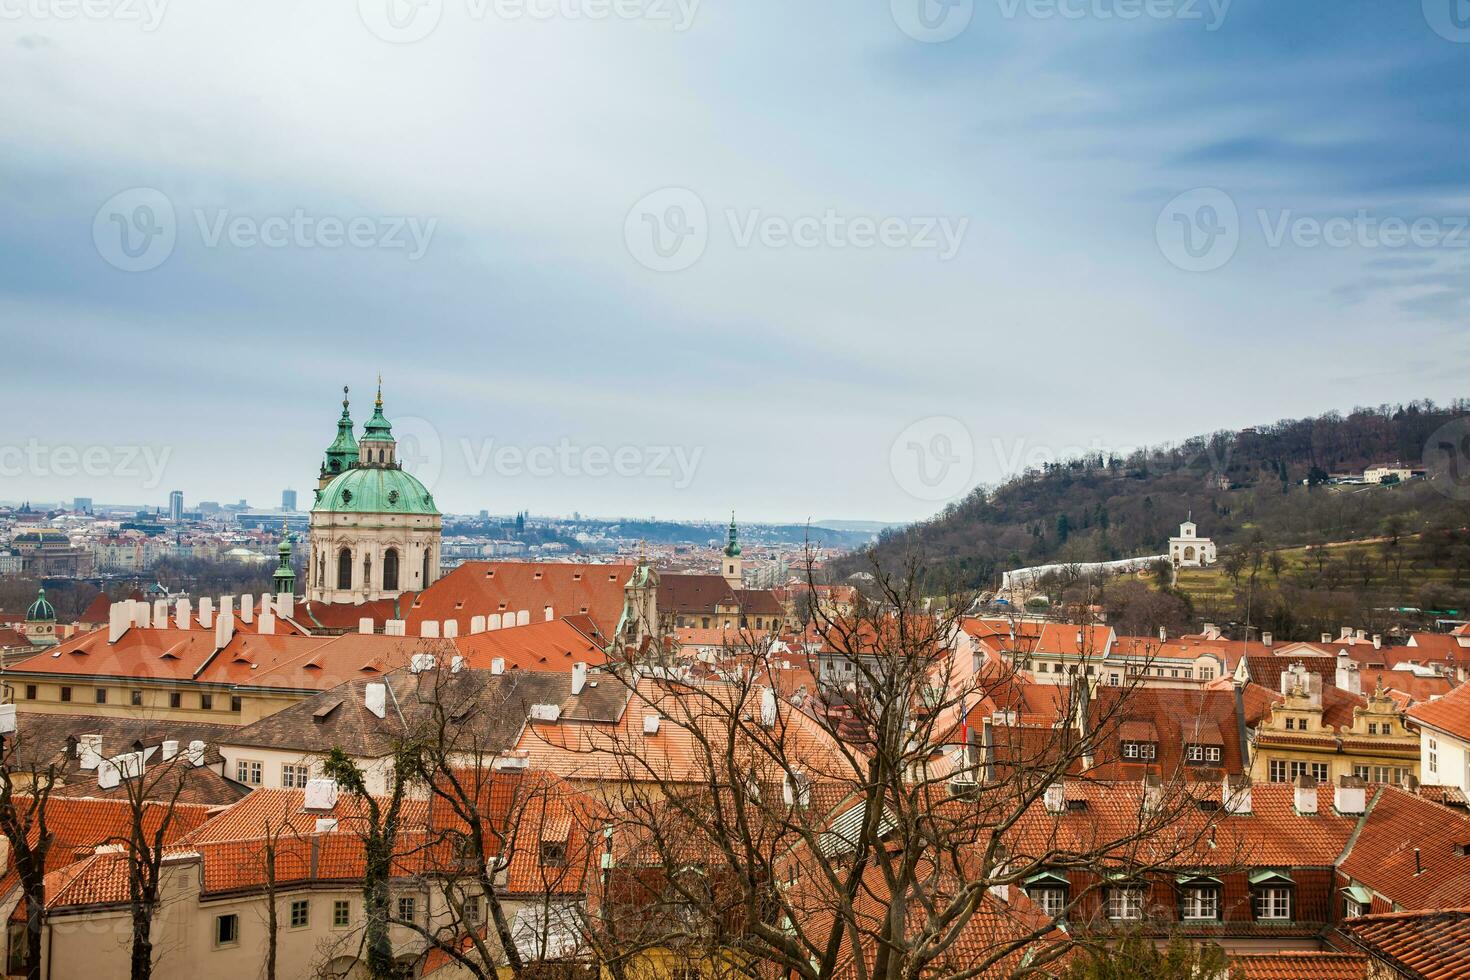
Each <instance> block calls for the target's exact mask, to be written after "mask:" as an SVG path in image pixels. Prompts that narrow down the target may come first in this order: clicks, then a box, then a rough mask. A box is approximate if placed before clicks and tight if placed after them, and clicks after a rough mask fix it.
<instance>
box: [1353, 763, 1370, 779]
mask: <svg viewBox="0 0 1470 980" xmlns="http://www.w3.org/2000/svg"><path fill="white" fill-rule="evenodd" d="M1353 775H1354V776H1357V777H1358V778H1359V779H1361V780H1363V781H1364V782H1367V781H1368V776H1369V775H1370V771H1369V769H1368V767H1367V766H1353Z"/></svg>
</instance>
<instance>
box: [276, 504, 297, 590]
mask: <svg viewBox="0 0 1470 980" xmlns="http://www.w3.org/2000/svg"><path fill="white" fill-rule="evenodd" d="M276 554H277V555H278V556H279V561H278V562H277V564H276V571H275V574H274V575H272V576H271V582H272V583H273V584H274V586H275V591H276V595H281V594H282V593H285V594H286V595H295V594H296V569H295V568H293V567H292V566H291V535H290V533H289V532H287V530H286V522H285V521H282V522H281V543H280V545H278V546H277V547H276Z"/></svg>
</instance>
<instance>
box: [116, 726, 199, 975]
mask: <svg viewBox="0 0 1470 980" xmlns="http://www.w3.org/2000/svg"><path fill="white" fill-rule="evenodd" d="M144 756H145V753H143V752H141V751H139V752H131V753H126V754H124V755H121V756H118V757H116V758H115V759H110V760H103V761H102V763H101V765H102V766H103V767H108V766H111V767H114V768H115V769H116V775H117V778H118V785H119V786H120V787H121V788H122V798H123V800H124V801H125V803H126V805H127V809H128V823H127V830H126V831H125V833H124V834H120V835H117V836H115V837H113V838H110V839H109V841H108V843H111V844H116V845H120V846H121V847H122V849H123V853H124V854H125V855H126V858H127V868H128V906H129V915H130V917H131V921H132V932H133V936H132V953H131V972H130V975H131V977H132V980H148V978H149V977H151V976H152V975H153V960H154V942H153V918H154V916H155V915H156V914H157V912H158V909H159V905H160V902H161V892H162V885H163V858H164V852H165V850H166V848H167V847H168V845H169V844H170V843H172V842H173V840H174V839H175V838H176V837H177V836H178V834H177V833H176V831H177V830H178V828H177V826H176V823H175V818H176V815H177V809H178V804H179V797H180V795H181V794H182V793H183V791H184V787H185V785H186V784H187V778H186V776H185V773H184V772H183V769H182V767H183V765H184V762H183V760H182V759H180V758H175V759H173V760H171V761H170V762H167V763H165V764H163V765H159V766H155V767H151V768H150V767H145V765H144Z"/></svg>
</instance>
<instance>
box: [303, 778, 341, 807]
mask: <svg viewBox="0 0 1470 980" xmlns="http://www.w3.org/2000/svg"><path fill="white" fill-rule="evenodd" d="M302 797H303V799H302V801H301V805H302V806H303V807H304V808H305V809H307V810H331V809H334V808H335V807H336V806H337V784H336V783H335V782H333V781H332V780H330V779H308V780H307V781H306V792H305V793H303V794H302Z"/></svg>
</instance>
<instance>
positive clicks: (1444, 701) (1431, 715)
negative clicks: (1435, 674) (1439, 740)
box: [1408, 683, 1470, 741]
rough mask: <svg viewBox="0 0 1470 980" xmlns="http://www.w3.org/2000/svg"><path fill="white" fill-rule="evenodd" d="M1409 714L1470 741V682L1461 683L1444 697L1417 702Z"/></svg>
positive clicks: (1424, 722)
mask: <svg viewBox="0 0 1470 980" xmlns="http://www.w3.org/2000/svg"><path fill="white" fill-rule="evenodd" d="M1408 714H1409V717H1410V718H1412V719H1413V720H1414V721H1417V722H1419V723H1420V724H1422V725H1428V726H1429V727H1431V728H1438V729H1439V730H1440V731H1442V732H1445V733H1447V734H1450V735H1453V736H1455V737H1456V738H1460V739H1464V740H1466V741H1470V683H1467V684H1461V685H1460V686H1459V687H1457V688H1455V689H1454V690H1453V691H1451V692H1450V693H1449V694H1446V695H1445V696H1444V697H1442V698H1438V699H1436V700H1434V701H1425V702H1423V703H1422V704H1416V705H1414V706H1413V707H1412V708H1410V709H1409V712H1408Z"/></svg>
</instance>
